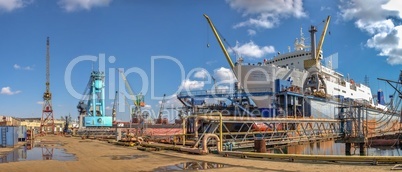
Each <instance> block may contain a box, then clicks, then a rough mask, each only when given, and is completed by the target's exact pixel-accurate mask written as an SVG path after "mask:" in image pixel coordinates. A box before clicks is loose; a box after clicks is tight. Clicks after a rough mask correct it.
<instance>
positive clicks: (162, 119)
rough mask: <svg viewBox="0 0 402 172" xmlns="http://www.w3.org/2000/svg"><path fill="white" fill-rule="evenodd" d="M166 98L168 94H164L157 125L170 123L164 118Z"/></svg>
mask: <svg viewBox="0 0 402 172" xmlns="http://www.w3.org/2000/svg"><path fill="white" fill-rule="evenodd" d="M165 97H166V94H163V98H162V102H161V105H160V108H159V115H158V119H157V120H156V124H167V123H168V120H167V119H166V118H163V109H164V106H165V102H166V100H165Z"/></svg>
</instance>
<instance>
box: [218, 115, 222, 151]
mask: <svg viewBox="0 0 402 172" xmlns="http://www.w3.org/2000/svg"><path fill="white" fill-rule="evenodd" d="M219 119H220V122H219V140H220V142H219V147H220V149H221V150H218V152H220V151H222V148H223V132H222V126H223V117H222V113H219Z"/></svg>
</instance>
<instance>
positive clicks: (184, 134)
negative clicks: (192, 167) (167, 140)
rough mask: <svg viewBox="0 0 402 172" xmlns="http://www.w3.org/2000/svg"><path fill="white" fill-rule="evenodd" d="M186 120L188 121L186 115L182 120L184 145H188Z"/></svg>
mask: <svg viewBox="0 0 402 172" xmlns="http://www.w3.org/2000/svg"><path fill="white" fill-rule="evenodd" d="M186 121H187V118H186V117H184V118H183V121H182V125H183V126H182V127H183V137H182V141H183V146H185V145H186V132H187V131H186V130H187V129H186Z"/></svg>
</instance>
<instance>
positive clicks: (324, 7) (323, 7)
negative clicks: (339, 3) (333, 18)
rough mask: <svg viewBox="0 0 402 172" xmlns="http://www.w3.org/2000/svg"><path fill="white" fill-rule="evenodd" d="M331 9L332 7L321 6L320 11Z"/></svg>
mask: <svg viewBox="0 0 402 172" xmlns="http://www.w3.org/2000/svg"><path fill="white" fill-rule="evenodd" d="M325 10H331V7H326V6H321V8H320V11H325Z"/></svg>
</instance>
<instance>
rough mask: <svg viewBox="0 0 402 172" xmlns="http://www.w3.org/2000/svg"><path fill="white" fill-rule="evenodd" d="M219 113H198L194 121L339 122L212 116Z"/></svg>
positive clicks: (331, 120) (308, 119) (330, 120)
mask: <svg viewBox="0 0 402 172" xmlns="http://www.w3.org/2000/svg"><path fill="white" fill-rule="evenodd" d="M217 114H218V115H219V113H211V114H208V115H198V116H196V117H195V118H196V121H199V120H215V121H218V120H220V118H222V122H229V121H238V122H244V121H249V122H257V121H262V122H277V123H298V122H339V120H333V119H311V118H304V119H295V118H264V117H235V116H222V117H220V116H213V115H217Z"/></svg>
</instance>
